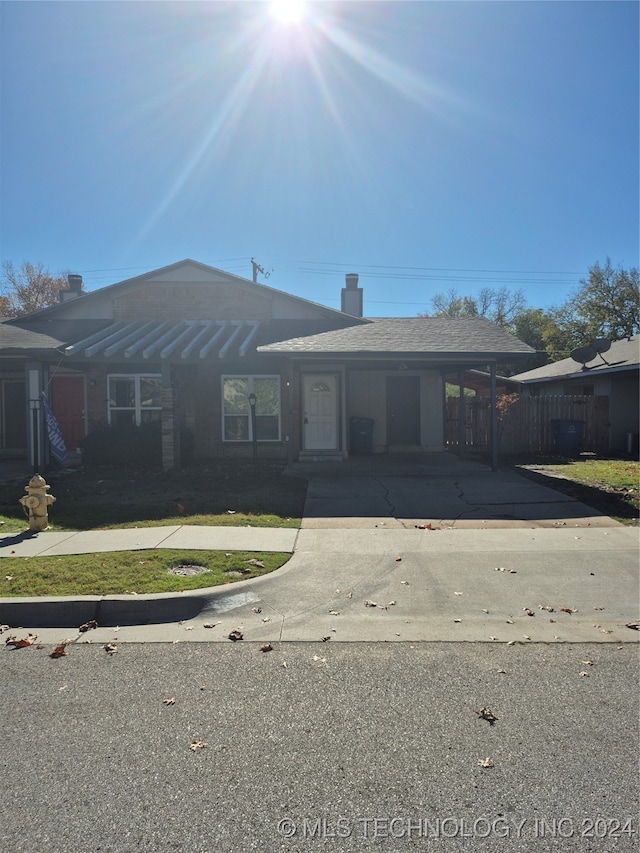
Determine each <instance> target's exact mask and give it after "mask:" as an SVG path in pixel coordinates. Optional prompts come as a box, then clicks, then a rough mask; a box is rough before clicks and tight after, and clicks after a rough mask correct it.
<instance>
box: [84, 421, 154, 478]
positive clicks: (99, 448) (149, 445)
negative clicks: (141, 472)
mask: <svg viewBox="0 0 640 853" xmlns="http://www.w3.org/2000/svg"><path fill="white" fill-rule="evenodd" d="M81 447H82V453H83V459H84V462H85V464H87V465H135V466H137V467H143V468H155V467H157V466H159V465H160V464H161V463H162V446H161V441H160V424H159V423H150V424H142V425H141V426H134V425H132V424H124V425H121V426H109V424H106V423H102V424H98V425H97V426H95V427H94V428H93V429H92V430H91V432H90V433H89V434H88V435H87V436H86V438H84V439H83V441H82V442H81Z"/></svg>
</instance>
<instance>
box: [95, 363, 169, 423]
mask: <svg viewBox="0 0 640 853" xmlns="http://www.w3.org/2000/svg"><path fill="white" fill-rule="evenodd" d="M107 389H108V391H107V394H108V399H107V409H108V420H109V423H110V424H111V425H112V426H122V425H123V424H134V425H135V426H140V425H141V424H148V423H152V422H153V421H160V420H161V417H162V377H161V376H160V375H158V374H153V373H152V374H141V373H127V374H117V373H112V374H111V375H109V376H108V377H107Z"/></svg>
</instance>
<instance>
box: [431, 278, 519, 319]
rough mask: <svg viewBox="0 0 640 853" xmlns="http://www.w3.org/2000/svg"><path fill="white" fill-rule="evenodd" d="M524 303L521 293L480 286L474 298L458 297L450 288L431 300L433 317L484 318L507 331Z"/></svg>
mask: <svg viewBox="0 0 640 853" xmlns="http://www.w3.org/2000/svg"><path fill="white" fill-rule="evenodd" d="M526 302H527V301H526V298H525V295H524V291H523V290H509V288H507V287H499V288H495V287H483V288H482V289H481V290H480V291H479V293H478V295H477V296H461V295H460V294H459V293H458V291H457V290H456V289H455V288H453V287H452V288H451V289H450V290H448V291H447V292H446V293H436V295H435V296H434V297H433V298H432V299H431V305H432V307H433V316H434V317H487V318H488V319H489V320H492V321H493V322H494V323H497V324H498V326H502V327H503V328H506V329H511V327H512V326H513V323H514V321H515V319H516V317H517V316H518V315H519V314H521V313H522V312H523V311H524V310H525V308H526Z"/></svg>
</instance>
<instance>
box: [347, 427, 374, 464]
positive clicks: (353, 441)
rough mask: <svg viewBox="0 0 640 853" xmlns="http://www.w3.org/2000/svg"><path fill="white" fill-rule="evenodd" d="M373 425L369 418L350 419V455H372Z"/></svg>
mask: <svg viewBox="0 0 640 853" xmlns="http://www.w3.org/2000/svg"><path fill="white" fill-rule="evenodd" d="M373 424H374V421H373V420H371V418H351V424H350V430H349V439H350V441H349V444H350V450H351V453H353V454H354V455H358V456H363V455H367V454H370V453H373Z"/></svg>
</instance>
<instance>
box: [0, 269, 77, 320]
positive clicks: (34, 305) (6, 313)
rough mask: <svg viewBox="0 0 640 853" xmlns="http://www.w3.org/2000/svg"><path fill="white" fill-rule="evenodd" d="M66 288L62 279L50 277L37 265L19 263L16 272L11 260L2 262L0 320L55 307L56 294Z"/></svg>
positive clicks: (57, 298)
mask: <svg viewBox="0 0 640 853" xmlns="http://www.w3.org/2000/svg"><path fill="white" fill-rule="evenodd" d="M66 289H67V279H66V277H65V276H64V275H59V276H52V275H51V273H50V272H49V270H47V269H45V268H44V266H43V265H42V264H41V263H37V264H31V263H29V262H28V261H23V263H22V264H21V265H20V266H19V267H18V268H17V269H16V268H15V267H14V265H13V263H12V262H11V261H4V262H3V264H2V275H1V276H0V317H3V318H5V319H6V318H8V317H21V316H23V315H24V314H30V313H31V312H32V311H39V310H40V309H41V308H47V307H48V306H49V305H55V304H57V303H58V301H59V299H60V297H59V293H60V291H61V290H66Z"/></svg>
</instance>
